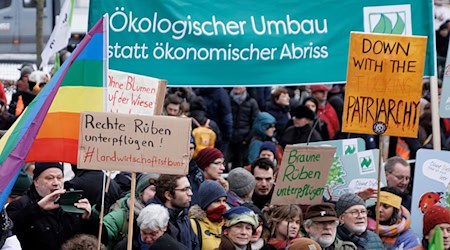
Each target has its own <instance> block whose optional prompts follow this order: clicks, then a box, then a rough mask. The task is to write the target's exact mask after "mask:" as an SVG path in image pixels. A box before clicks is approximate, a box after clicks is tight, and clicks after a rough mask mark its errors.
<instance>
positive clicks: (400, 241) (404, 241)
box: [392, 229, 421, 249]
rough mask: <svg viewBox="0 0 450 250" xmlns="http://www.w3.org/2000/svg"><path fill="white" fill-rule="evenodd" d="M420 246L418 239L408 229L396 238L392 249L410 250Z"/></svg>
mask: <svg viewBox="0 0 450 250" xmlns="http://www.w3.org/2000/svg"><path fill="white" fill-rule="evenodd" d="M420 245H421V244H420V240H419V238H417V236H416V235H415V234H414V232H413V231H412V230H411V229H408V230H406V231H405V232H403V233H401V234H400V235H399V236H398V237H397V240H396V241H395V244H394V245H393V246H392V249H412V248H415V247H419V246H420Z"/></svg>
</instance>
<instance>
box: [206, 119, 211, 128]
mask: <svg viewBox="0 0 450 250" xmlns="http://www.w3.org/2000/svg"><path fill="white" fill-rule="evenodd" d="M209 122H210V120H209V119H208V120H206V122H205V127H207V128H209Z"/></svg>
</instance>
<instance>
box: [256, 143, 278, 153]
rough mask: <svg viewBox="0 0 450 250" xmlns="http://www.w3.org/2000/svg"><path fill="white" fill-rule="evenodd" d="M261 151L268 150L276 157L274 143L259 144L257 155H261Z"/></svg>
mask: <svg viewBox="0 0 450 250" xmlns="http://www.w3.org/2000/svg"><path fill="white" fill-rule="evenodd" d="M263 150H270V151H272V153H273V155H274V156H276V155H277V149H276V147H275V143H273V142H271V141H264V142H263V143H262V144H261V146H260V147H259V153H261V151H263Z"/></svg>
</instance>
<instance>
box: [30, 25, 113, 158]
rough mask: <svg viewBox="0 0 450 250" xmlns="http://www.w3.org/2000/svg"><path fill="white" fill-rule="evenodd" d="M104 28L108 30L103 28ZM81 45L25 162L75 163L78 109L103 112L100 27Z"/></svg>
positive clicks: (103, 67)
mask: <svg viewBox="0 0 450 250" xmlns="http://www.w3.org/2000/svg"><path fill="white" fill-rule="evenodd" d="M106 30H107V29H106ZM91 36H92V37H90V40H89V41H87V42H86V43H85V46H84V47H82V48H80V52H79V55H78V56H77V58H76V59H75V60H74V61H73V63H72V64H71V65H70V67H69V68H68V70H67V74H66V75H65V77H64V79H63V80H62V82H61V87H59V90H58V93H57V94H56V97H55V100H54V101H53V103H52V105H51V106H50V109H49V111H48V114H47V116H46V117H45V120H44V122H43V124H42V127H41V129H40V130H39V133H38V134H37V137H36V140H35V141H34V143H33V145H32V147H31V150H30V152H29V154H28V156H27V158H26V161H27V162H35V161H37V162H42V161H45V162H49V161H50V162H68V163H73V164H76V163H77V152H78V135H79V130H80V112H82V111H99V112H102V111H104V109H103V107H104V105H105V104H104V93H105V91H106V88H104V87H106V85H104V83H105V84H106V74H107V66H108V65H107V60H106V59H107V58H106V56H107V53H106V42H107V39H105V36H104V33H103V28H102V26H99V27H97V30H96V29H95V27H94V30H92V35H91Z"/></svg>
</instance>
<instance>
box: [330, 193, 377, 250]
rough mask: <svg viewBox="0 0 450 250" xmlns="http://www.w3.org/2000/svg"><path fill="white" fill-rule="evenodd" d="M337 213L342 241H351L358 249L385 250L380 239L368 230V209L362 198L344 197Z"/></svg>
mask: <svg viewBox="0 0 450 250" xmlns="http://www.w3.org/2000/svg"><path fill="white" fill-rule="evenodd" d="M336 213H337V216H339V226H338V228H337V237H338V238H339V239H340V240H344V241H351V242H353V243H354V244H355V245H356V247H357V248H358V249H384V245H383V242H382V241H381V239H380V237H378V235H376V234H375V233H374V232H372V231H369V230H367V209H366V204H365V203H364V201H363V199H361V197H359V196H357V195H356V194H352V193H346V194H344V195H342V196H341V197H340V198H339V200H338V201H337V203H336Z"/></svg>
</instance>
